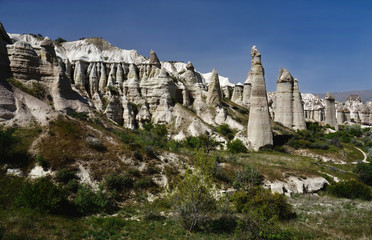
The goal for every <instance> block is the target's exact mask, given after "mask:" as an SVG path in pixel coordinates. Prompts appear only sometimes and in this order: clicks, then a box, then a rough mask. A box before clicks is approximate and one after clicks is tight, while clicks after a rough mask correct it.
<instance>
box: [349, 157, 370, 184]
mask: <svg viewBox="0 0 372 240" xmlns="http://www.w3.org/2000/svg"><path fill="white" fill-rule="evenodd" d="M353 171H354V172H355V173H356V174H358V179H359V180H360V181H361V182H363V183H365V184H367V185H370V186H372V163H371V162H370V163H367V164H366V163H358V165H357V166H356V168H355V169H354V170H353Z"/></svg>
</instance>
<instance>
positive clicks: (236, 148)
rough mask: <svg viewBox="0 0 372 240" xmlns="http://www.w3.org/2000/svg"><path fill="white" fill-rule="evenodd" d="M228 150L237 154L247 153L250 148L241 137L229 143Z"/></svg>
mask: <svg viewBox="0 0 372 240" xmlns="http://www.w3.org/2000/svg"><path fill="white" fill-rule="evenodd" d="M227 151H229V152H230V153H233V154H236V153H246V152H247V151H248V150H247V148H246V147H245V145H244V143H243V142H242V141H241V140H240V139H235V140H234V141H232V142H228V143H227Z"/></svg>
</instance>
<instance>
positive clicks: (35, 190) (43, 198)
mask: <svg viewBox="0 0 372 240" xmlns="http://www.w3.org/2000/svg"><path fill="white" fill-rule="evenodd" d="M66 202H67V200H66V195H65V193H64V192H63V191H62V189H61V188H60V187H58V186H57V185H55V184H53V182H52V181H51V180H50V179H48V178H40V179H38V180H37V181H36V182H35V183H26V184H25V185H24V186H23V188H22V190H21V191H20V194H19V196H18V197H17V199H16V201H15V204H16V206H19V207H25V208H30V209H35V210H37V211H39V212H47V213H48V212H52V213H57V212H61V211H62V210H63V206H65V204H66Z"/></svg>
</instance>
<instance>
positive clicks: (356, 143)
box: [351, 138, 363, 147]
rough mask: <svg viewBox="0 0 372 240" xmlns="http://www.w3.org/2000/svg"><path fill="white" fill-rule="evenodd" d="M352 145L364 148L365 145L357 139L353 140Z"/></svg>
mask: <svg viewBox="0 0 372 240" xmlns="http://www.w3.org/2000/svg"><path fill="white" fill-rule="evenodd" d="M351 143H352V144H354V146H357V147H363V143H362V142H361V141H359V140H357V139H354V138H353V139H351Z"/></svg>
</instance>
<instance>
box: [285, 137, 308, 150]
mask: <svg viewBox="0 0 372 240" xmlns="http://www.w3.org/2000/svg"><path fill="white" fill-rule="evenodd" d="M288 145H289V146H291V147H293V148H295V149H299V148H308V147H310V145H311V142H310V141H308V140H305V139H299V140H296V139H290V140H289V141H288Z"/></svg>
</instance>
